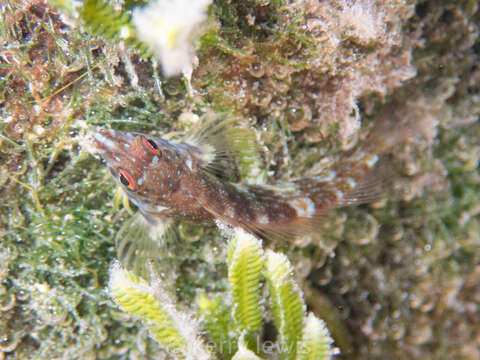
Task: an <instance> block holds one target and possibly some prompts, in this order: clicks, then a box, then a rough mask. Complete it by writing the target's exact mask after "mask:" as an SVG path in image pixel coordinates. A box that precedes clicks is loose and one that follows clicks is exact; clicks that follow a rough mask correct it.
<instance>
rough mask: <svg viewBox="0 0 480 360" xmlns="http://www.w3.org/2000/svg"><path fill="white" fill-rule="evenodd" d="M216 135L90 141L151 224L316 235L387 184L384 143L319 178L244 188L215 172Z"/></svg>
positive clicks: (104, 136)
mask: <svg viewBox="0 0 480 360" xmlns="http://www.w3.org/2000/svg"><path fill="white" fill-rule="evenodd" d="M219 128H220V129H221V126H220V127H219ZM215 137H217V138H215ZM218 137H222V131H217V132H216V133H215V134H213V135H212V134H210V135H209V136H204V137H202V136H197V137H195V136H186V137H185V138H183V139H182V140H180V141H178V142H174V141H170V140H167V139H166V138H163V137H153V136H149V135H144V134H140V133H133V132H121V131H117V130H110V129H108V130H107V129H99V130H98V131H97V132H94V133H91V134H89V136H88V139H87V143H88V147H89V151H90V152H92V153H94V154H97V155H99V156H100V157H101V158H102V159H103V160H104V161H105V162H106V164H107V166H108V168H109V169H110V172H111V173H112V175H113V177H114V178H115V179H116V181H117V182H118V183H119V184H120V186H121V187H123V189H124V190H125V192H126V194H127V195H128V197H129V199H130V200H131V201H132V202H133V203H134V204H135V205H136V206H137V207H138V210H139V212H140V213H141V214H142V215H143V217H144V218H145V219H146V220H147V221H148V222H149V223H151V224H155V223H157V222H161V221H163V220H164V219H165V218H168V217H171V218H176V219H179V218H180V219H185V220H189V221H192V222H195V223H199V224H212V225H213V224H214V223H215V222H216V221H220V222H222V223H226V224H228V225H231V226H234V227H237V226H239V227H241V228H243V229H245V230H246V231H248V232H250V233H253V234H255V235H257V236H260V237H262V238H269V237H275V236H282V237H285V236H288V237H290V236H298V235H304V234H307V233H309V232H312V231H313V230H314V229H315V226H316V225H317V224H318V223H319V220H320V218H321V216H322V215H323V214H325V213H326V212H327V211H329V210H330V209H332V208H338V207H342V206H348V205H356V204H362V203H367V202H371V201H374V200H378V199H379V193H380V191H379V188H380V183H381V182H382V179H381V178H380V177H378V176H376V174H375V172H372V169H373V168H374V166H375V165H376V164H377V163H378V161H379V156H380V155H381V153H382V152H385V151H384V149H385V148H386V147H387V145H386V144H382V145H381V146H380V145H379V143H378V142H375V141H370V142H368V141H367V142H366V144H364V145H363V146H360V147H359V149H358V150H357V151H355V152H353V153H350V154H345V155H343V156H341V157H340V159H339V161H338V162H337V163H335V164H333V165H332V166H331V167H330V168H328V169H325V170H323V171H321V172H319V173H318V174H316V175H315V176H310V177H306V178H301V179H297V180H292V181H289V182H283V183H279V184H274V185H239V184H235V183H231V182H229V181H226V180H224V179H222V177H221V176H217V175H216V174H215V172H212V171H210V168H209V167H210V166H211V165H212V163H214V162H215V159H216V157H219V156H221V154H224V153H225V151H224V150H219V149H217V148H216V144H217V141H218V140H219V138H218ZM372 173H373V176H372V175H371V174H372Z"/></svg>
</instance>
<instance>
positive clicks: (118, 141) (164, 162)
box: [83, 129, 179, 211]
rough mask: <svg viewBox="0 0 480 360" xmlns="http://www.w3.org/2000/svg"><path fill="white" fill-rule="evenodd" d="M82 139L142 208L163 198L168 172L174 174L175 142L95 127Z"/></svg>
mask: <svg viewBox="0 0 480 360" xmlns="http://www.w3.org/2000/svg"><path fill="white" fill-rule="evenodd" d="M83 143H84V145H85V144H86V146H85V147H87V150H88V151H89V152H90V153H92V154H94V155H98V156H100V157H101V158H102V159H103V160H104V161H105V163H106V164H107V166H108V168H109V170H110V172H111V174H112V175H113V177H114V178H115V179H116V181H117V182H118V183H119V185H120V186H122V188H123V189H124V190H126V193H127V195H128V196H129V197H130V199H131V200H133V201H134V203H135V204H136V205H137V206H139V207H141V208H144V210H146V211H149V210H150V209H149V208H150V207H151V206H150V205H151V204H152V203H153V202H154V201H153V200H154V199H159V198H160V199H162V198H163V199H166V198H167V196H166V195H168V193H169V192H172V191H173V183H174V181H175V179H174V176H172V174H174V173H175V174H176V173H177V172H178V170H177V168H178V167H179V165H178V164H177V163H174V162H175V161H177V162H178V158H179V156H178V154H177V151H176V148H175V145H174V144H172V143H170V142H169V141H168V140H165V139H163V138H160V137H150V136H147V135H143V134H139V133H133V132H123V131H117V130H110V129H99V130H97V131H96V132H93V133H90V134H88V135H87V140H86V141H84V142H83ZM174 154H175V156H173V155H174ZM157 203H158V202H157Z"/></svg>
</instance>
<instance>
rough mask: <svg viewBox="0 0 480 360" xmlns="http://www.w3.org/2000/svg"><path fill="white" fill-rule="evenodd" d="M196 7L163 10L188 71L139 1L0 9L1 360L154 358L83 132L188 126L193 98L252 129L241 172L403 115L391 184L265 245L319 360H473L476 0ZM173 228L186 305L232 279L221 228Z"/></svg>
mask: <svg viewBox="0 0 480 360" xmlns="http://www.w3.org/2000/svg"><path fill="white" fill-rule="evenodd" d="M180 2H181V1H180ZM200 2H201V3H202V4H201V5H202V6H199V8H202V7H203V8H205V9H206V10H205V11H204V12H203V13H201V12H200V13H199V14H200V15H199V18H198V19H197V18H195V17H192V16H185V24H183V23H181V21H180V20H181V19H182V16H181V15H182V14H175V16H176V17H175V16H173V15H172V17H175V18H178V19H180V20H179V22H178V23H175V26H177V27H178V28H176V29H175V31H174V32H173V34H174V36H177V34H181V33H182V29H187V30H188V32H187V33H186V35H185V36H183V37H182V36H180V35H178V36H179V37H178V39H180V38H181V39H184V40H185V41H186V43H185V44H183V43H179V42H177V43H175V42H173V43H169V42H168V39H167V46H166V48H167V49H170V50H172V49H173V50H174V54H173V55H171V56H174V57H173V59H177V61H178V63H179V64H187V66H188V65H191V69H190V70H191V73H188V72H187V73H186V75H185V76H182V74H181V71H178V69H177V68H176V65H177V61H173V62H172V61H171V59H172V57H171V56H170V55H169V54H170V53H168V51H170V50H168V51H167V50H164V48H163V47H161V48H160V49H159V48H155V46H153V47H152V45H149V44H148V37H146V38H145V37H143V40H142V36H141V31H140V30H138V28H135V24H134V22H133V21H132V19H133V18H132V15H131V14H132V13H133V12H134V11H135V9H136V8H137V7H142V6H146V2H144V1H141V0H139V1H134V0H124V1H112V2H103V1H100V0H84V1H68V0H64V1H62V0H55V1H51V2H46V1H38V0H32V1H13V0H6V1H3V2H2V4H0V44H1V47H0V114H1V122H0V200H1V202H0V239H1V240H0V241H1V247H0V359H27V358H31V359H57V358H58V359H60V358H66V359H145V358H147V359H164V358H169V357H168V355H166V353H164V352H162V351H160V350H159V345H158V343H157V342H156V341H155V340H153V339H152V338H150V336H149V333H148V331H147V330H146V328H145V327H144V325H143V324H142V323H141V322H140V321H138V319H137V318H136V317H134V316H132V315H129V314H128V313H125V312H123V311H122V310H121V309H119V307H118V306H117V304H116V303H115V302H114V300H113V299H112V297H111V296H110V295H109V293H108V292H107V291H106V287H107V284H108V281H109V275H108V274H109V268H110V266H111V264H112V262H113V261H114V259H115V258H116V250H115V244H114V238H115V234H117V233H118V231H119V229H120V228H121V227H122V225H123V224H125V223H126V222H127V221H128V219H129V218H130V217H131V215H130V212H129V211H130V209H129V208H127V207H125V206H122V204H121V203H120V202H121V201H118V198H117V197H115V193H116V185H115V183H114V181H112V179H111V176H110V174H109V172H108V170H107V169H106V167H105V165H104V164H102V163H101V162H100V161H98V160H96V159H95V158H93V157H92V156H90V155H89V154H88V153H87V152H86V151H85V150H84V149H82V148H81V146H80V145H79V139H80V137H81V136H83V135H84V134H85V131H86V130H87V129H95V128H96V127H100V126H101V127H112V128H115V129H120V130H126V131H139V132H143V133H148V134H153V135H156V134H158V133H166V132H169V131H182V130H188V129H189V127H191V126H192V124H193V123H195V121H197V119H198V118H199V116H201V115H202V114H205V113H208V112H213V113H219V114H220V113H221V114H227V115H225V116H231V117H232V118H235V119H236V121H238V122H239V123H240V126H241V128H242V129H248V130H249V131H251V132H254V137H255V139H256V141H257V144H256V146H255V147H254V148H251V149H250V148H248V149H244V152H246V153H248V156H246V157H245V159H248V161H247V160H245V161H243V162H242V161H240V163H239V164H238V167H239V169H238V173H237V174H235V175H236V176H238V177H239V178H241V179H242V181H245V182H247V183H256V182H263V181H270V182H278V181H285V180H288V179H292V178H295V177H301V176H308V175H311V174H314V173H315V171H317V170H319V169H321V168H322V167H326V166H328V165H329V164H332V163H334V162H335V161H337V160H338V159H339V157H340V154H341V153H342V151H348V150H350V149H353V148H354V147H355V145H357V144H360V143H361V142H362V139H365V138H366V136H367V135H368V134H369V133H371V132H372V131H374V128H375V121H376V120H377V119H381V118H385V117H388V118H398V119H410V120H411V121H412V123H415V128H414V130H413V131H412V134H411V136H410V139H409V141H407V142H406V143H404V144H401V145H398V146H396V147H395V149H394V151H393V152H392V154H391V155H390V156H389V157H388V162H389V163H390V164H391V167H392V169H393V170H392V176H391V180H390V181H389V190H388V197H387V199H385V200H383V201H380V202H377V203H374V204H371V205H362V206H358V207H348V208H344V209H338V210H334V211H332V213H331V214H330V216H329V218H328V221H325V223H324V224H322V226H321V228H320V229H319V231H317V232H315V233H314V234H312V235H311V236H305V237H301V238H299V239H297V240H296V241H294V242H292V243H287V244H285V243H281V244H277V245H275V244H273V245H272V244H269V245H268V246H273V247H276V250H277V251H278V252H281V253H283V254H285V255H286V256H287V257H288V259H289V260H290V262H291V263H292V266H293V269H294V272H295V279H296V282H297V284H298V286H299V288H301V289H302V291H303V294H304V300H305V303H306V305H307V307H308V310H309V311H312V312H314V313H315V314H316V315H317V316H318V317H319V318H321V319H323V320H324V321H325V322H326V324H327V328H328V329H329V331H330V334H331V336H332V337H333V339H334V341H335V346H336V347H338V348H339V349H340V352H341V354H340V355H337V356H335V357H334V358H338V359H416V358H423V359H478V358H480V345H479V344H480V317H479V316H478V312H479V304H480V265H479V264H480V261H479V260H480V218H479V214H480V177H479V174H478V162H479V157H480V140H479V139H480V124H479V121H478V120H479V113H480V95H479V86H480V85H479V84H480V61H479V59H480V55H479V52H480V38H479V34H480V31H479V27H480V10H479V3H478V2H477V1H472V0H464V1H457V2H455V3H453V2H451V1H433V0H431V1H428V0H427V1H422V0H419V1H407V0H404V1H401V0H398V1H381V0H379V1H373V0H359V1H347V0H345V1H313V0H304V1H301V0H291V1H288V0H270V1H269V0H239V1H229V0H217V1H215V2H213V3H209V2H208V1H207V2H205V1H203V2H202V1H197V3H200ZM192 3H194V2H192ZM199 11H200V10H199ZM197 20H198V23H196V21H197ZM193 25H195V26H193ZM136 29H137V30H136ZM136 32H137V33H138V36H137V34H136ZM146 43H147V44H146ZM162 46H163V45H162ZM177 50H178V51H177ZM159 54H160V55H159ZM165 54H166V55H167V56H166V57H165V56H164V55H165ZM177 56H178V57H177ZM182 66H183V65H182ZM182 69H183V68H182ZM167 75H168V77H167ZM114 199H115V201H114ZM177 233H178V234H177V236H178V239H177V241H176V242H174V243H170V244H169V245H168V247H167V248H166V253H165V258H164V261H163V266H164V269H165V271H164V272H163V273H162V282H163V283H164V284H165V285H168V286H169V287H170V288H172V289H174V294H173V295H174V299H175V302H176V304H177V306H178V308H179V309H182V311H184V312H185V313H192V314H193V313H195V312H196V313H199V311H200V310H199V309H198V308H199V306H200V305H199V298H201V297H202V296H204V295H208V296H213V297H215V296H220V297H222V294H225V293H226V292H227V289H228V276H227V246H226V239H225V238H224V237H223V236H221V235H220V234H219V233H218V231H217V230H215V229H213V228H208V227H201V226H193V225H189V224H179V225H178V228H177ZM265 246H267V245H266V244H265ZM226 301H228V297H227V300H226ZM200 312H201V311H200ZM208 321H209V319H208V316H207V315H205V314H203V315H202V317H201V319H200V320H199V323H200V325H202V324H207V323H208ZM264 323H265V326H266V328H267V330H266V332H267V333H268V326H269V324H270V323H271V319H269V318H268V317H267V318H266V319H264ZM205 326H207V325H205ZM200 327H201V326H200ZM207 327H208V326H207ZM273 332H274V331H273ZM231 355H232V354H228V356H230V357H228V356H226V357H225V358H231ZM219 356H220V355H219Z"/></svg>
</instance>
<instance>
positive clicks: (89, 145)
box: [79, 128, 135, 160]
mask: <svg viewBox="0 0 480 360" xmlns="http://www.w3.org/2000/svg"><path fill="white" fill-rule="evenodd" d="M134 140H135V135H134V134H131V133H126V132H123V131H118V130H111V129H103V128H100V129H97V130H96V131H89V132H87V134H85V136H84V137H83V138H81V139H80V141H79V143H80V145H81V146H82V147H83V148H84V149H85V150H86V151H88V152H89V153H90V154H92V155H95V156H100V157H102V158H103V159H105V160H108V158H110V157H111V156H112V155H113V154H118V153H122V150H123V152H124V151H125V149H122V148H121V147H122V146H121V145H122V144H123V147H129V146H130V144H133V142H134Z"/></svg>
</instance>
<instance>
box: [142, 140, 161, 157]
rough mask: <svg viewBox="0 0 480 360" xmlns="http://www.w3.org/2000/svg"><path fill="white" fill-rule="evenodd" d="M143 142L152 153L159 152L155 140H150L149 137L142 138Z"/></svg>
mask: <svg viewBox="0 0 480 360" xmlns="http://www.w3.org/2000/svg"><path fill="white" fill-rule="evenodd" d="M143 144H144V145H145V147H146V148H147V149H148V150H150V151H151V152H152V153H154V154H158V153H159V150H158V145H157V144H156V142H155V141H153V140H151V139H145V138H143Z"/></svg>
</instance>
